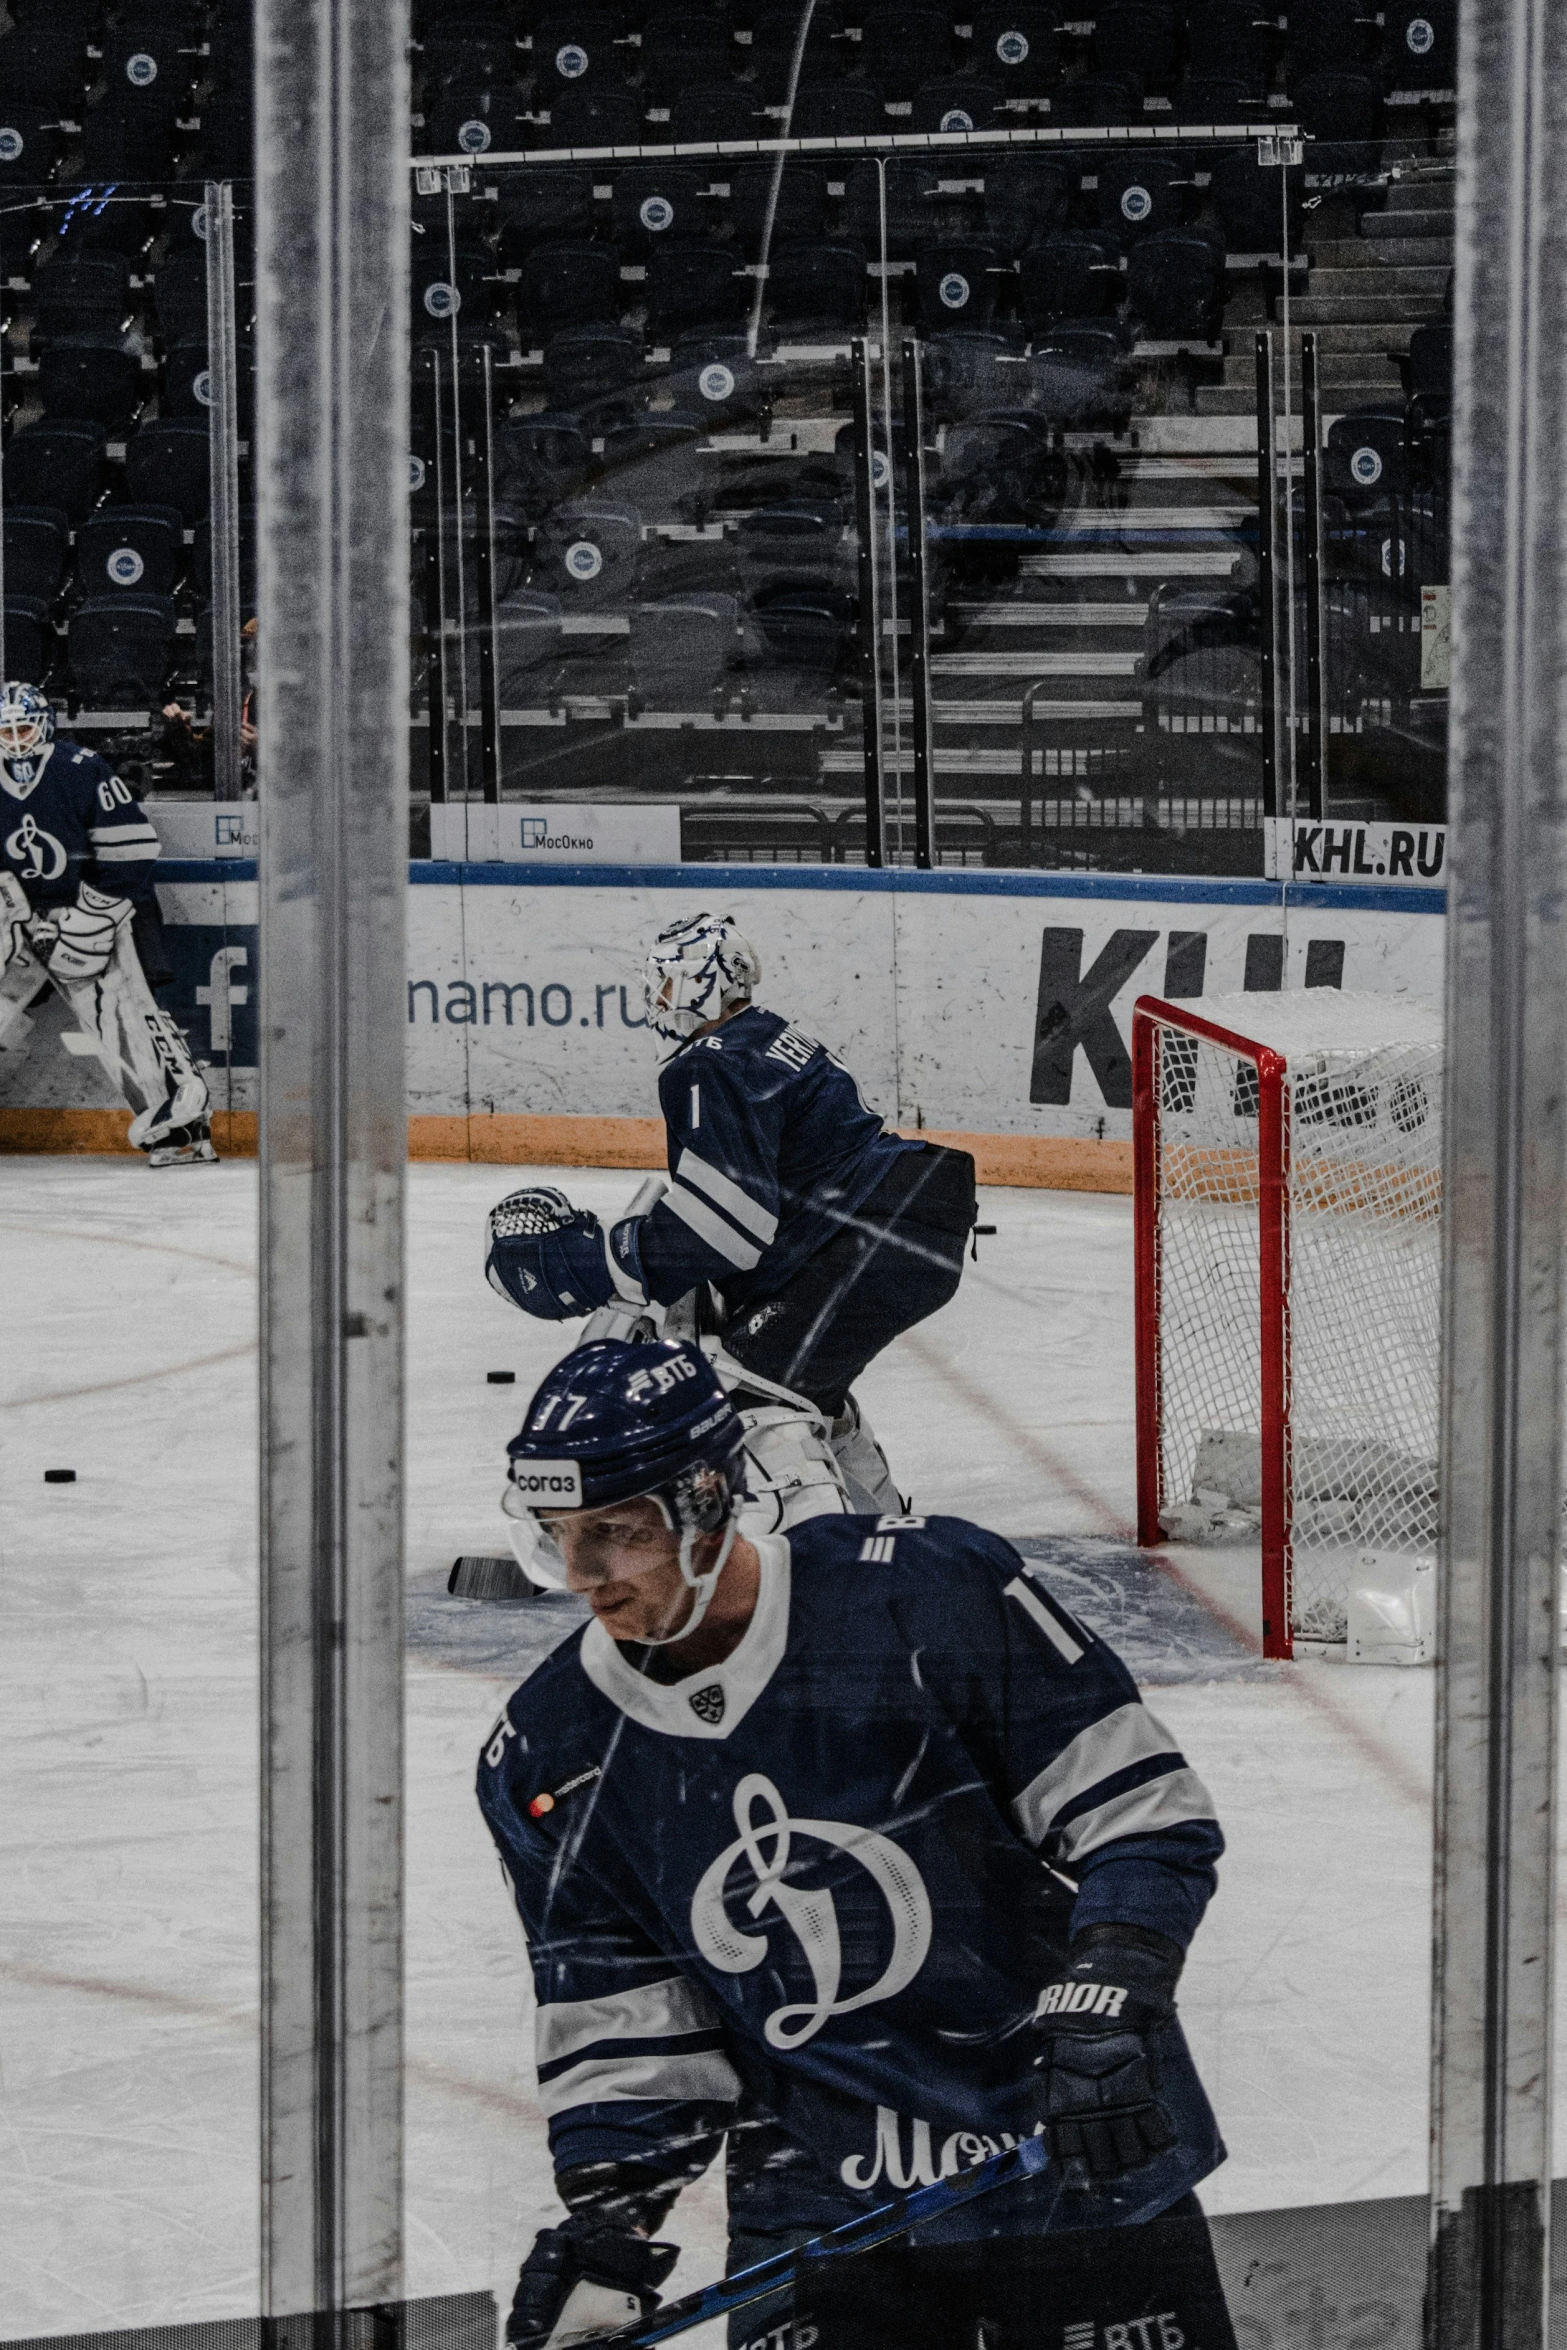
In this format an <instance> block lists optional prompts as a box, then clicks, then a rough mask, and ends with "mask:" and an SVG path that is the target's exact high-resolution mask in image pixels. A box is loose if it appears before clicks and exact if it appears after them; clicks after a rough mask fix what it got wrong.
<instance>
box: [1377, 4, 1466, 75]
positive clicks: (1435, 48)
mask: <svg viewBox="0 0 1567 2350" xmlns="http://www.w3.org/2000/svg"><path fill="white" fill-rule="evenodd" d="M1382 41H1383V56H1384V67H1383V70H1384V73H1385V75H1386V78H1387V86H1388V88H1389V89H1390V90H1450V89H1451V88H1452V87H1453V85H1454V83H1455V82H1456V81H1457V79H1458V11H1457V9H1456V7H1455V6H1454V4H1453V0H1399V5H1398V6H1397V7H1394V8H1389V9H1387V10H1386V11H1385V14H1384V18H1383V33H1382Z"/></svg>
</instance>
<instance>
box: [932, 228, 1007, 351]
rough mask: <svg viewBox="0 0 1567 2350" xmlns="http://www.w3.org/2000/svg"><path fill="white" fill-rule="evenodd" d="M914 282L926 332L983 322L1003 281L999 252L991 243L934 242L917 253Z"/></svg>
mask: <svg viewBox="0 0 1567 2350" xmlns="http://www.w3.org/2000/svg"><path fill="white" fill-rule="evenodd" d="M1010 274H1011V273H1010V271H1009V272H1007V273H1006V275H1007V276H1008V277H1009V276H1010ZM915 282H916V287H917V290H918V294H919V313H920V324H921V326H923V327H924V328H925V329H926V331H927V333H932V334H939V333H943V332H946V331H947V330H949V329H953V328H958V327H976V326H985V325H987V324H988V323H989V321H990V320H991V319H992V318H993V317H994V316H995V313H996V306H997V302H998V300H999V298H1000V294H1001V290H1002V285H1003V282H1004V281H1003V272H1002V262H1001V256H1000V254H999V253H998V252H997V250H996V248H995V246H994V245H981V244H975V243H971V242H964V243H950V244H949V243H944V242H937V243H935V244H933V245H930V246H928V247H927V249H926V250H925V252H923V253H922V254H921V255H920V258H919V264H918V267H917V270H916V273H915Z"/></svg>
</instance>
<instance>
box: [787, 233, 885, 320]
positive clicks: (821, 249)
mask: <svg viewBox="0 0 1567 2350" xmlns="http://www.w3.org/2000/svg"><path fill="white" fill-rule="evenodd" d="M865 287H866V275H865V248H864V246H863V245H860V244H855V243H852V242H851V241H850V240H849V239H848V238H827V237H823V238H820V239H817V240H815V241H813V242H810V243H804V242H802V243H800V244H797V245H785V246H784V247H783V248H782V249H781V250H780V251H779V252H776V253H774V255H773V257H772V260H771V262H770V263H769V264H768V274H767V304H768V309H769V310H770V312H771V314H772V317H773V320H774V323H775V324H777V325H778V326H780V327H783V326H785V325H787V326H788V327H790V328H791V329H798V328H799V327H801V326H802V325H805V324H810V325H812V326H821V327H826V328H828V329H831V330H838V329H844V330H848V329H851V328H853V327H854V326H856V325H857V324H858V322H859V318H860V313H861V310H862V309H863V307H864V302H865Z"/></svg>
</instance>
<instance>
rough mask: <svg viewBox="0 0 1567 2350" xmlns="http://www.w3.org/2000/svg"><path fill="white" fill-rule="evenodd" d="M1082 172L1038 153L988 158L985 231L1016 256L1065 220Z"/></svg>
mask: <svg viewBox="0 0 1567 2350" xmlns="http://www.w3.org/2000/svg"><path fill="white" fill-rule="evenodd" d="M1080 176H1081V174H1080V172H1078V171H1075V170H1074V171H1073V172H1072V173H1071V175H1070V176H1069V175H1068V172H1067V170H1066V167H1065V166H1064V165H1062V164H1059V163H1051V162H1047V161H1045V160H1044V159H1043V158H1041V157H1038V156H1034V155H999V156H987V157H986V158H985V234H986V236H987V237H988V238H989V239H990V240H991V241H992V242H993V243H994V244H996V245H998V246H999V247H1000V249H1001V251H1002V252H1003V253H1005V254H1007V255H1008V256H1009V257H1011V258H1015V257H1016V256H1017V255H1018V254H1019V253H1021V252H1023V251H1024V250H1025V248H1026V247H1027V246H1029V245H1033V244H1037V243H1038V242H1039V240H1040V239H1041V238H1042V237H1045V236H1048V235H1049V234H1050V233H1051V231H1052V230H1054V229H1056V228H1058V227H1060V226H1062V225H1063V224H1064V222H1065V220H1066V217H1067V211H1068V207H1069V205H1070V202H1071V196H1072V190H1073V188H1074V187H1075V185H1076V182H1077V180H1078V178H1079V177H1080Z"/></svg>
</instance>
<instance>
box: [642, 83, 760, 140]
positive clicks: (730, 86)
mask: <svg viewBox="0 0 1567 2350" xmlns="http://www.w3.org/2000/svg"><path fill="white" fill-rule="evenodd" d="M762 104H763V96H762V92H761V90H760V89H758V88H757V87H756V86H755V85H754V84H752V83H748V82H699V83H696V84H695V85H693V86H692V87H691V88H690V89H685V90H679V91H677V92H676V93H675V97H674V100H673V102H672V104H671V106H670V109H669V137H670V140H671V141H672V142H673V143H674V144H675V145H677V146H697V145H700V144H704V143H706V142H707V141H712V142H713V143H714V144H722V143H723V142H724V141H727V140H740V139H767V138H771V137H772V136H773V135H774V132H775V130H776V128H777V126H776V124H774V123H771V122H769V121H768V120H767V118H766V116H765V115H763V114H761V113H760V112H759V111H758V109H759V108H760V107H761V106H762Z"/></svg>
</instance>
